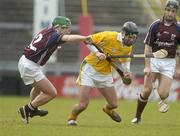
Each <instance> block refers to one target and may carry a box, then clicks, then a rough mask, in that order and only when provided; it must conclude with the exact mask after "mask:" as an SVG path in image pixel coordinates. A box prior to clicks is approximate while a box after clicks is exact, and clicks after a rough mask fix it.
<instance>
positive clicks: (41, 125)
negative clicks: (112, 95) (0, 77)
mask: <svg viewBox="0 0 180 136" xmlns="http://www.w3.org/2000/svg"><path fill="white" fill-rule="evenodd" d="M27 102H28V98H25V97H0V136H177V135H179V133H180V102H173V103H170V110H169V111H168V112H167V113H165V114H162V113H159V112H158V109H157V103H156V102H150V103H149V104H148V105H147V107H146V109H145V111H144V114H143V120H142V122H141V124H139V125H137V126H133V125H131V124H130V121H131V119H132V118H133V116H134V113H135V108H136V102H135V101H122V100H121V101H119V108H118V110H117V111H118V112H119V113H120V114H121V117H122V119H123V121H122V122H121V123H116V122H114V121H112V120H111V119H110V118H109V117H108V116H107V115H105V114H104V113H103V112H102V110H101V109H102V106H103V105H104V103H105V101H104V99H91V101H90V104H89V107H88V109H87V110H86V111H85V112H83V113H82V114H81V115H80V117H79V120H78V126H67V125H66V123H67V117H68V115H69V113H70V111H71V108H72V106H73V105H74V104H75V103H76V102H77V100H76V99H62V98H56V99H55V100H54V101H52V102H50V103H48V104H46V105H45V106H43V107H42V108H44V109H48V110H49V114H48V116H46V117H35V118H32V119H30V124H28V125H26V124H23V123H22V122H21V119H20V116H19V115H18V114H17V109H18V107H19V106H21V105H22V104H25V103H27Z"/></svg>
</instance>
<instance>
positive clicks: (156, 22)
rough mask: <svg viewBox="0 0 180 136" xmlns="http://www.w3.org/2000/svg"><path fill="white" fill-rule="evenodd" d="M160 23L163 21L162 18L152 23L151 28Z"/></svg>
mask: <svg viewBox="0 0 180 136" xmlns="http://www.w3.org/2000/svg"><path fill="white" fill-rule="evenodd" d="M160 23H161V20H160V19H157V20H155V21H153V22H152V23H151V25H150V28H152V27H155V26H158V25H159V24H160Z"/></svg>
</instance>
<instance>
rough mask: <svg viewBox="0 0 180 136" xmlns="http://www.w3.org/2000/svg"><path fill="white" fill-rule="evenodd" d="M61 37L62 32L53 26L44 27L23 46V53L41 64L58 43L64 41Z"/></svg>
mask: <svg viewBox="0 0 180 136" xmlns="http://www.w3.org/2000/svg"><path fill="white" fill-rule="evenodd" d="M61 38H62V34H61V33H60V32H59V31H57V30H56V29H54V28H53V27H50V28H45V29H43V30H42V31H41V32H39V33H38V34H37V35H36V36H35V37H34V38H33V39H32V41H31V43H30V45H28V46H26V47H25V48H24V52H23V54H24V55H25V56H26V58H27V59H29V60H31V61H33V62H35V63H38V64H40V65H41V66H43V65H44V64H45V63H46V62H47V60H48V59H49V58H50V56H51V55H52V54H53V52H54V51H55V50H56V49H57V47H58V45H59V44H60V43H64V42H63V41H61Z"/></svg>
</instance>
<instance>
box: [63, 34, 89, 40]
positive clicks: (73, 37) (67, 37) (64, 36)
mask: <svg viewBox="0 0 180 136" xmlns="http://www.w3.org/2000/svg"><path fill="white" fill-rule="evenodd" d="M86 38H87V37H86V36H82V35H63V37H62V39H61V40H62V41H65V42H82V41H85V40H86Z"/></svg>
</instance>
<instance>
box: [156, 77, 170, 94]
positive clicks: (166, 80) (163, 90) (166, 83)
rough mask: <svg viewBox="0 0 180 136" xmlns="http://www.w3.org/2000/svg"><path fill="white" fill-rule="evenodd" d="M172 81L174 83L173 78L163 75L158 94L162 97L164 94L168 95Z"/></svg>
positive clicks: (160, 79) (160, 78)
mask: <svg viewBox="0 0 180 136" xmlns="http://www.w3.org/2000/svg"><path fill="white" fill-rule="evenodd" d="M172 81H173V79H172V78H170V77H168V76H166V75H163V74H161V76H160V77H159V86H158V89H157V91H158V93H159V94H160V95H163V94H165V95H168V94H169V91H170V88H171V84H172Z"/></svg>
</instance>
